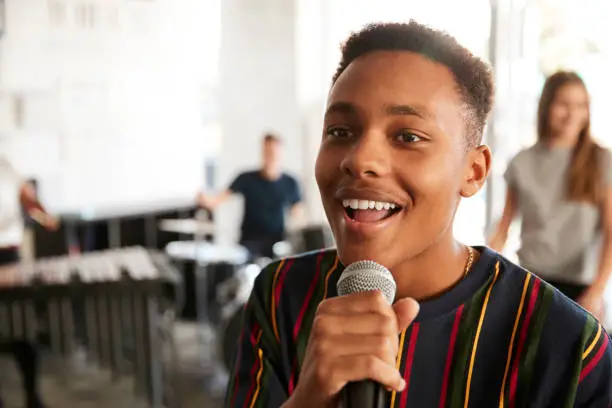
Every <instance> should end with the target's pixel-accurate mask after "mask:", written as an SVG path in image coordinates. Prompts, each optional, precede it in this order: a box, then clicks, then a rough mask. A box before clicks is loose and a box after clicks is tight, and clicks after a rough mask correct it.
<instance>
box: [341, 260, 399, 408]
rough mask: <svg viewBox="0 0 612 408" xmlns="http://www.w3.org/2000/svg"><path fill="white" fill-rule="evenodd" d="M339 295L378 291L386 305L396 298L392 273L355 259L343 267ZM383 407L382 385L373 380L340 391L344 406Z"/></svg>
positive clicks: (373, 263) (384, 404)
mask: <svg viewBox="0 0 612 408" xmlns="http://www.w3.org/2000/svg"><path fill="white" fill-rule="evenodd" d="M336 288H337V290H338V294H339V295H340V296H344V295H350V294H351V293H357V292H365V291H373V290H379V291H381V292H382V293H383V295H385V298H387V301H388V302H389V304H392V303H393V300H395V290H396V285H395V280H394V279H393V275H392V274H391V272H390V271H389V270H388V269H387V268H385V267H384V266H382V265H380V264H377V263H376V262H374V261H358V262H354V263H352V264H350V265H349V266H347V267H346V269H344V271H343V272H342V274H341V275H340V278H339V279H338V284H337V285H336ZM385 406H386V401H385V390H384V388H383V387H382V386H381V385H380V384H378V383H376V382H374V381H372V380H364V381H359V382H350V383H348V384H347V385H346V386H345V387H344V389H343V390H342V407H343V408H383V407H385Z"/></svg>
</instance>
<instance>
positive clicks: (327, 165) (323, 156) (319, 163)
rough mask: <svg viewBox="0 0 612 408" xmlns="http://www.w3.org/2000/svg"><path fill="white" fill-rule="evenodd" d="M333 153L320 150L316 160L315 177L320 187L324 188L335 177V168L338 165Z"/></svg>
mask: <svg viewBox="0 0 612 408" xmlns="http://www.w3.org/2000/svg"><path fill="white" fill-rule="evenodd" d="M333 160H334V158H333V156H332V155H329V154H327V152H326V151H325V150H324V149H321V150H320V151H319V154H318V155H317V160H316V162H315V179H316V180H317V184H318V185H319V189H321V190H324V189H325V188H326V186H328V185H329V184H330V183H331V182H332V181H333V178H334V174H335V172H334V168H335V167H337V166H336V164H335V162H334V161H333Z"/></svg>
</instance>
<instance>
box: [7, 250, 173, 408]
mask: <svg viewBox="0 0 612 408" xmlns="http://www.w3.org/2000/svg"><path fill="white" fill-rule="evenodd" d="M178 283H179V275H178V273H176V271H174V270H173V268H172V267H171V266H170V264H169V262H168V261H167V260H166V258H165V257H164V256H163V255H162V254H160V253H157V252H151V251H147V250H145V249H143V248H139V247H138V248H125V249H118V250H110V251H104V252H99V253H90V254H85V255H81V256H75V257H57V258H50V259H42V260H40V261H38V262H32V263H25V262H24V263H19V264H14V265H9V266H6V267H2V268H0V337H1V338H7V339H27V340H34V339H35V338H36V335H37V332H38V330H39V327H40V326H39V325H40V323H41V322H47V325H48V332H49V336H50V343H51V349H52V351H53V352H54V353H57V354H60V355H64V356H67V355H69V354H70V353H71V352H72V351H73V349H74V346H75V345H78V344H80V345H82V346H84V347H86V349H87V351H88V357H89V358H90V360H91V362H93V363H97V364H99V365H100V366H101V367H102V368H106V369H108V370H109V372H110V373H111V375H112V378H117V377H119V376H121V375H124V374H128V373H130V374H133V375H134V377H135V382H134V384H135V391H136V393H137V394H138V395H143V396H146V397H147V398H148V400H149V402H150V404H151V406H152V407H154V408H157V407H162V406H164V405H163V400H164V395H163V390H164V374H165V373H164V372H165V370H164V361H162V356H163V355H164V353H163V346H164V344H162V342H163V341H164V340H163V339H167V338H168V336H167V333H168V332H169V331H170V330H171V328H170V327H165V326H166V325H167V324H166V323H165V322H167V320H168V319H162V315H163V314H164V313H165V312H166V311H167V310H168V305H169V304H170V303H168V302H166V301H165V300H166V299H167V295H168V292H167V289H168V287H169V286H175V285H177V284H178ZM164 331H165V332H164ZM166 383H168V382H166Z"/></svg>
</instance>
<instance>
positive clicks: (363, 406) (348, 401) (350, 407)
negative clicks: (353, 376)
mask: <svg viewBox="0 0 612 408" xmlns="http://www.w3.org/2000/svg"><path fill="white" fill-rule="evenodd" d="M386 405H387V404H386V392H385V390H384V388H383V387H382V386H381V385H380V384H378V383H376V382H374V381H371V380H365V381H359V382H350V383H348V384H347V385H346V386H345V387H344V389H343V390H342V408H384V407H386Z"/></svg>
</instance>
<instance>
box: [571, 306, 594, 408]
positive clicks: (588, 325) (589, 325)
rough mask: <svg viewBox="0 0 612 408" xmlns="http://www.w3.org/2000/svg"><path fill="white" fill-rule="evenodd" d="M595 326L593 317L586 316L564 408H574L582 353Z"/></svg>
mask: <svg viewBox="0 0 612 408" xmlns="http://www.w3.org/2000/svg"><path fill="white" fill-rule="evenodd" d="M597 325H598V323H597V320H595V318H594V317H593V316H591V315H587V319H586V322H585V324H584V329H583V331H582V337H581V339H580V344H579V348H578V350H580V352H578V353H576V356H575V357H574V365H573V368H574V374H573V375H572V377H571V380H570V383H569V384H568V386H567V399H566V401H565V406H566V408H571V407H573V406H574V401H575V399H576V394H577V392H578V380H579V379H580V371H581V370H582V353H583V352H584V351H586V348H587V347H588V343H587V341H588V340H589V339H592V338H593V330H597Z"/></svg>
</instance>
